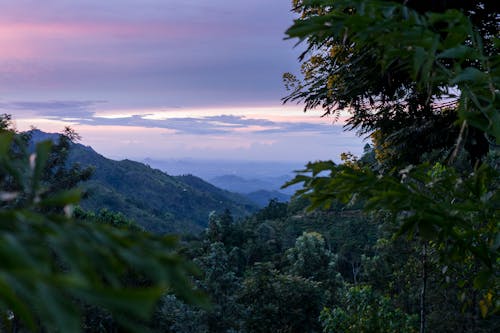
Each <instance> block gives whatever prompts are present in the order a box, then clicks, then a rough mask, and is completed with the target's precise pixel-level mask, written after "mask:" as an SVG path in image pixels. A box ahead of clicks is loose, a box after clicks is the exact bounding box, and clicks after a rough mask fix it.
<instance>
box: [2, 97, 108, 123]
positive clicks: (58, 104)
mask: <svg viewBox="0 0 500 333" xmlns="http://www.w3.org/2000/svg"><path fill="white" fill-rule="evenodd" d="M101 103H104V102H103V101H69V100H68V101H43V102H33V101H14V102H4V103H0V110H3V111H5V112H7V113H9V112H14V111H26V112H29V113H30V114H31V115H35V116H42V117H47V118H55V119H61V120H63V119H67V118H78V119H84V118H92V117H93V116H94V114H95V111H92V109H93V108H94V107H95V106H96V105H98V104H101Z"/></svg>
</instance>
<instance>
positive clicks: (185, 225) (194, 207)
mask: <svg viewBox="0 0 500 333" xmlns="http://www.w3.org/2000/svg"><path fill="white" fill-rule="evenodd" d="M45 134H46V133H45ZM32 138H33V140H34V141H35V142H36V141H40V140H46V139H54V138H57V136H55V137H54V136H53V135H50V134H47V135H44V134H43V132H42V133H39V131H36V132H35V133H32ZM68 162H69V163H71V164H72V163H79V164H80V165H81V166H82V167H86V166H92V167H93V168H94V174H93V176H92V178H91V179H90V180H89V181H87V182H85V183H84V184H83V186H84V187H85V188H86V189H87V191H88V193H89V195H88V197H87V198H85V199H84V200H83V201H82V203H81V205H82V207H83V208H84V209H88V210H98V209H101V208H107V209H109V210H112V211H115V212H121V213H123V214H124V215H126V216H127V217H128V218H131V219H134V220H135V221H136V222H137V223H139V224H140V225H142V226H143V227H144V228H146V229H147V230H149V231H153V232H157V233H172V232H175V233H188V232H197V231H200V230H202V229H203V228H204V227H206V225H207V222H208V215H209V213H210V212H211V211H219V212H222V211H223V210H225V209H226V208H227V209H229V210H230V211H231V212H232V213H233V215H235V216H243V215H246V214H250V213H251V212H253V211H255V210H257V207H256V205H255V204H254V203H252V202H251V201H250V200H248V199H246V198H245V197H243V196H241V195H238V194H236V193H230V192H228V191H225V190H222V189H219V188H217V187H215V186H213V185H212V184H209V183H207V182H205V181H203V180H202V179H200V178H197V177H195V176H191V175H189V176H177V177H174V176H169V175H167V174H166V173H164V172H162V171H160V170H156V169H152V168H151V167H149V166H146V165H144V164H142V163H139V162H134V161H130V160H123V161H114V160H110V159H108V158H105V157H104V156H102V155H100V154H98V153H97V152H95V151H94V150H93V149H92V148H91V147H86V146H83V145H81V144H74V145H72V148H71V150H70V155H69V161H68Z"/></svg>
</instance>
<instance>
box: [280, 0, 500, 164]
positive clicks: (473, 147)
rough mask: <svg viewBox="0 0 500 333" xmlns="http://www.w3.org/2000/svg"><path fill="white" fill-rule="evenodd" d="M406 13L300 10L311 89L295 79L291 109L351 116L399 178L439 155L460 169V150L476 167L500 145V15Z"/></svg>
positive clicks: (494, 9)
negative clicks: (298, 105) (400, 171)
mask: <svg viewBox="0 0 500 333" xmlns="http://www.w3.org/2000/svg"><path fill="white" fill-rule="evenodd" d="M400 2H403V1H400ZM404 3H405V5H403V4H397V3H395V2H390V1H339V0H335V1H333V0H319V1H318V0H315V1H314V0H295V1H294V9H295V11H296V12H298V13H299V14H300V15H301V17H300V18H299V19H298V20H296V21H295V23H294V25H293V26H292V27H290V29H289V30H288V31H287V34H288V36H289V37H291V38H293V37H296V38H299V39H300V40H301V41H306V42H307V48H306V51H305V52H304V53H303V54H302V56H301V57H300V59H301V61H302V63H303V64H302V73H303V76H304V79H303V80H302V81H299V80H297V79H296V78H295V77H294V76H292V75H290V74H287V75H285V79H286V83H287V86H288V87H289V88H290V89H291V90H292V92H291V94H290V95H289V96H288V97H286V98H285V101H299V102H304V104H305V110H310V109H314V108H316V107H322V108H323V110H324V111H325V114H331V115H333V116H335V117H338V116H339V115H340V113H341V112H342V111H346V112H348V114H349V118H348V121H347V128H349V129H357V130H359V131H360V132H361V133H363V134H371V135H372V137H373V138H374V141H375V143H376V148H377V149H379V150H383V154H384V155H385V157H386V159H387V161H386V162H387V163H388V166H389V168H390V167H392V166H394V165H402V164H403V166H404V164H405V163H413V164H415V163H419V162H422V161H421V160H420V157H421V156H422V154H423V153H429V152H432V151H433V150H443V152H442V153H441V154H442V156H444V157H445V158H448V159H453V157H454V149H453V148H454V147H455V146H456V147H458V146H460V148H463V149H464V150H466V151H467V152H468V154H469V155H470V158H471V161H472V164H474V163H475V162H476V161H478V160H479V159H480V158H481V157H483V156H484V155H485V154H486V153H487V152H488V149H489V143H488V142H491V143H493V142H494V141H495V140H496V143H497V144H499V143H500V125H499V124H500V121H499V119H500V118H498V117H499V116H498V108H499V103H500V102H499V98H498V94H499V93H498V90H497V89H495V87H497V86H498V76H499V75H498V74H499V73H498V72H499V69H498V68H499V66H498V62H499V56H498V50H497V47H498V38H497V36H498V27H499V17H500V15H499V13H498V6H497V4H496V3H495V1H456V2H453V3H451V2H449V1H404ZM457 122H459V124H460V125H461V127H460V126H456V125H455V124H456V123H457ZM483 133H486V134H487V135H488V136H487V137H485V136H484V135H483ZM457 137H459V138H460V139H459V140H457ZM457 141H458V142H457ZM391 149H394V150H396V151H397V153H391V152H390V151H391Z"/></svg>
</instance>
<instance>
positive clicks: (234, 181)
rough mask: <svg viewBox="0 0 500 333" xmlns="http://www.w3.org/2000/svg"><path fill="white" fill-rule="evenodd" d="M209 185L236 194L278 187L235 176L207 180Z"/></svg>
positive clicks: (262, 181)
mask: <svg viewBox="0 0 500 333" xmlns="http://www.w3.org/2000/svg"><path fill="white" fill-rule="evenodd" d="M209 181H210V183H212V184H214V185H215V186H217V187H220V188H223V189H225V190H228V191H231V192H236V193H251V192H255V191H260V190H268V191H272V190H276V189H277V188H279V186H276V184H273V183H271V182H268V181H264V180H260V179H245V178H243V177H239V176H235V175H224V176H219V177H215V178H212V179H210V180H209Z"/></svg>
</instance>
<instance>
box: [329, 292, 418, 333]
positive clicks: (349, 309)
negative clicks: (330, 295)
mask: <svg viewBox="0 0 500 333" xmlns="http://www.w3.org/2000/svg"><path fill="white" fill-rule="evenodd" d="M340 304H341V305H340V306H338V307H335V308H333V309H328V308H325V309H324V310H323V311H322V312H321V323H322V326H323V332H325V333H349V332H360V333H369V332H377V333H393V332H405V333H406V332H407V333H412V332H417V322H418V317H417V316H415V315H414V316H410V315H408V314H406V313H404V312H403V311H401V310H400V309H397V308H396V309H395V308H394V306H393V304H392V303H391V300H390V299H389V297H387V296H380V295H377V294H376V292H374V291H373V290H372V288H370V287H367V286H355V287H350V288H347V289H346V290H344V291H343V293H342V296H341V300H340Z"/></svg>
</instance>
